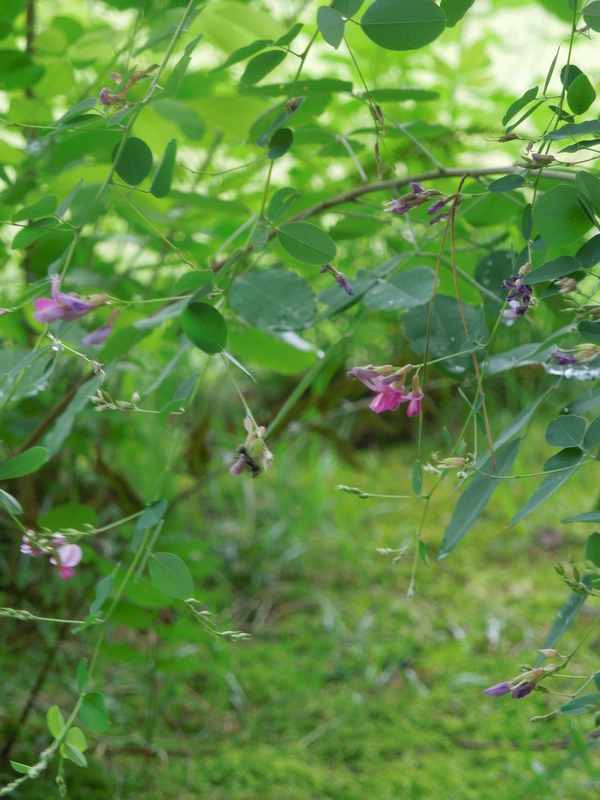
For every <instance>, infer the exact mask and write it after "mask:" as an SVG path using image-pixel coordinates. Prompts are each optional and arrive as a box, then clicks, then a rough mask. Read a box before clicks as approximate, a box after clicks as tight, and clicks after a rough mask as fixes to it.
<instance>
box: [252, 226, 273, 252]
mask: <svg viewBox="0 0 600 800" xmlns="http://www.w3.org/2000/svg"><path fill="white" fill-rule="evenodd" d="M251 241H252V249H253V250H254V252H255V253H260V252H261V251H262V250H264V247H265V245H266V243H267V242H268V241H269V229H268V228H267V226H266V224H265V223H264V222H263V221H262V220H260V221H259V222H257V224H256V226H255V228H254V230H253V231H252V239H251Z"/></svg>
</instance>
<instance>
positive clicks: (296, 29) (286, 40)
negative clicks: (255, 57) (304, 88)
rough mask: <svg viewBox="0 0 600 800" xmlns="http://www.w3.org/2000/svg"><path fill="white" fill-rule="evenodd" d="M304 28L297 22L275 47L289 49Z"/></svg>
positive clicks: (280, 38)
mask: <svg viewBox="0 0 600 800" xmlns="http://www.w3.org/2000/svg"><path fill="white" fill-rule="evenodd" d="M361 3H362V0H361ZM303 27H304V25H303V24H302V23H301V22H296V24H295V25H292V27H291V28H290V29H289V31H288V32H287V33H284V34H283V36H280V37H279V39H277V41H276V42H275V45H276V46H277V47H287V46H288V45H289V44H291V43H292V42H293V41H294V39H295V38H296V36H298V34H299V33H300V31H301V30H302V28H303Z"/></svg>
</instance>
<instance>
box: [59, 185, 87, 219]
mask: <svg viewBox="0 0 600 800" xmlns="http://www.w3.org/2000/svg"><path fill="white" fill-rule="evenodd" d="M82 186H83V178H82V179H81V180H80V181H78V183H76V184H75V186H74V187H73V188H72V189H71V191H70V192H69V194H68V195H67V196H66V197H65V199H64V200H63V201H62V203H61V204H60V205H59V207H58V208H57V209H56V216H57V217H64V215H65V213H66V212H67V211H68V209H69V206H70V205H71V203H72V202H73V200H74V198H75V195H76V194H77V192H78V191H79V190H80V189H81V187H82Z"/></svg>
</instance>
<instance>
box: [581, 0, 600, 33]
mask: <svg viewBox="0 0 600 800" xmlns="http://www.w3.org/2000/svg"><path fill="white" fill-rule="evenodd" d="M583 19H584V20H585V24H586V25H589V26H590V28H591V29H592V30H593V31H596V32H599V33H600V2H598V0H594V2H593V3H588V4H587V5H586V7H585V9H584V11H583Z"/></svg>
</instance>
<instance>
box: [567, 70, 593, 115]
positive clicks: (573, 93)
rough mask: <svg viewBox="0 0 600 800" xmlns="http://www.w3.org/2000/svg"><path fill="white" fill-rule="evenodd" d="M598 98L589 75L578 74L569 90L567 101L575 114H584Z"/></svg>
mask: <svg viewBox="0 0 600 800" xmlns="http://www.w3.org/2000/svg"><path fill="white" fill-rule="evenodd" d="M595 99H596V92H595V91H594V87H593V86H592V84H591V83H590V81H589V78H588V77H587V75H583V74H581V75H578V76H577V77H576V78H575V80H574V81H573V82H572V83H571V85H570V86H569V88H568V90H567V103H568V104H569V108H570V109H571V111H572V112H573V113H574V114H583V113H585V112H586V111H587V110H588V108H589V107H590V106H591V105H592V103H593V102H594V100H595Z"/></svg>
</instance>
